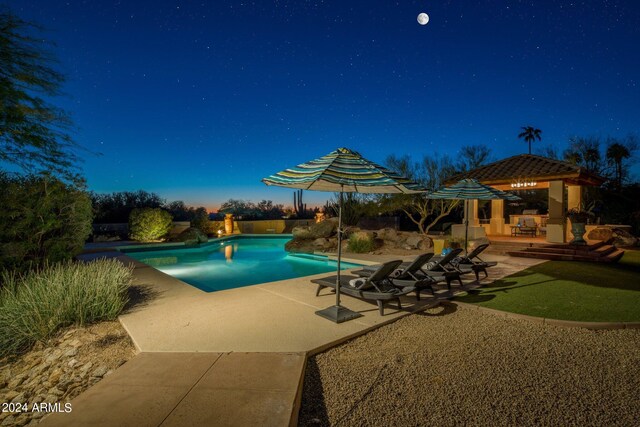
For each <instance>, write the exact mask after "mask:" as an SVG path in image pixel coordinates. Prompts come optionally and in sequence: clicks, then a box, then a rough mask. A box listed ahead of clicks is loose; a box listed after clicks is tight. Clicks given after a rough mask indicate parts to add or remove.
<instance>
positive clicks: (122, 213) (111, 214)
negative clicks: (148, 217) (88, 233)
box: [91, 190, 165, 224]
mask: <svg viewBox="0 0 640 427" xmlns="http://www.w3.org/2000/svg"><path fill="white" fill-rule="evenodd" d="M91 202H92V204H93V210H94V211H95V213H96V217H95V223H96V224H105V223H125V222H127V221H128V219H129V215H131V211H133V210H134V209H142V208H159V207H162V206H164V204H165V200H164V199H163V198H162V197H160V196H159V195H158V194H156V193H149V192H146V191H144V190H138V191H121V192H114V193H107V194H97V193H91Z"/></svg>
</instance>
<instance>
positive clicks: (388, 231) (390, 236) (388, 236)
mask: <svg viewBox="0 0 640 427" xmlns="http://www.w3.org/2000/svg"><path fill="white" fill-rule="evenodd" d="M376 234H377V237H378V239H382V240H387V241H390V242H395V241H396V240H398V232H397V231H396V230H395V229H393V228H383V229H382V230H378V231H377V232H376Z"/></svg>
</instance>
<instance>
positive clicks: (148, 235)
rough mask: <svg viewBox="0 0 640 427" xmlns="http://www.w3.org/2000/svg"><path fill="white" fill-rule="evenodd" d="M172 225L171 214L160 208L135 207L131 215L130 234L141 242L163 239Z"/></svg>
mask: <svg viewBox="0 0 640 427" xmlns="http://www.w3.org/2000/svg"><path fill="white" fill-rule="evenodd" d="M172 226H173V222H172V219H171V215H170V214H169V212H167V211H165V210H163V209H160V208H143V209H134V210H132V211H131V215H129V236H130V237H131V238H132V239H133V240H137V241H139V242H152V241H154V240H160V239H163V238H164V237H165V236H166V235H167V234H169V231H171V227H172Z"/></svg>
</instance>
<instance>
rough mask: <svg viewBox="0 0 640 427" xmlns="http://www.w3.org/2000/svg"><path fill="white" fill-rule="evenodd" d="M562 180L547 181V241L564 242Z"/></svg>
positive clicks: (564, 207) (564, 209)
mask: <svg viewBox="0 0 640 427" xmlns="http://www.w3.org/2000/svg"><path fill="white" fill-rule="evenodd" d="M565 211H566V206H565V203H564V182H562V181H551V182H549V220H548V221H547V242H552V243H564V242H566V234H565V222H564V213H565Z"/></svg>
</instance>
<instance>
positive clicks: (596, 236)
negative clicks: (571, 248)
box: [587, 227, 613, 242]
mask: <svg viewBox="0 0 640 427" xmlns="http://www.w3.org/2000/svg"><path fill="white" fill-rule="evenodd" d="M612 237H613V230H612V229H610V228H608V227H596V228H594V229H593V230H591V231H590V232H589V234H587V239H589V240H602V241H605V242H606V241H608V240H609V239H611V238H612Z"/></svg>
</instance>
